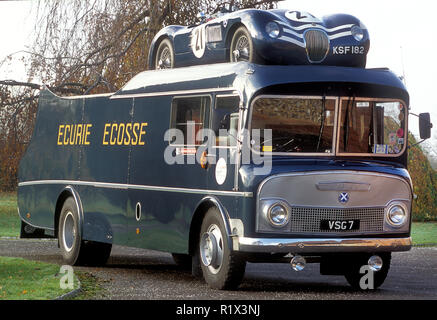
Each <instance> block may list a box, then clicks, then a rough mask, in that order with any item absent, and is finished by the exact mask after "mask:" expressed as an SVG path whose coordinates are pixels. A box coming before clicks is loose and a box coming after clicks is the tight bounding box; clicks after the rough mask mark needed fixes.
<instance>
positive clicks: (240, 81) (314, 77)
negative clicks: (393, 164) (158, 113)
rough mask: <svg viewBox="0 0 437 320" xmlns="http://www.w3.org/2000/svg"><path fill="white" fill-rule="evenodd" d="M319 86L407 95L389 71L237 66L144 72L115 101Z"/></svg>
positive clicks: (379, 69) (220, 65) (323, 67)
mask: <svg viewBox="0 0 437 320" xmlns="http://www.w3.org/2000/svg"><path fill="white" fill-rule="evenodd" d="M317 82H320V83H321V82H323V83H334V82H339V83H342V82H343V83H361V84H372V85H379V86H389V87H394V88H397V89H400V90H403V91H406V89H405V86H404V84H403V83H402V81H401V80H400V79H399V78H398V77H397V76H396V75H395V74H394V73H393V72H391V71H390V70H388V69H386V68H378V69H361V68H349V67H335V66H294V65H293V66H282V65H257V64H252V63H247V62H237V63H219V64H211V65H201V66H192V67H183V68H175V69H163V70H151V71H144V72H141V73H139V74H137V75H136V76H135V77H133V78H132V79H131V80H130V81H129V82H128V83H127V84H126V85H125V86H124V87H123V88H122V89H121V90H119V91H118V92H116V93H114V95H113V96H112V97H113V98H117V97H120V98H122V97H135V96H144V95H149V94H150V95H153V94H159V93H168V92H173V91H178V92H180V91H190V90H192V91H199V90H210V89H214V90H216V91H224V90H239V91H243V90H246V91H248V90H249V91H252V92H256V91H257V90H259V89H262V88H265V87H269V86H275V85H281V84H290V83H317Z"/></svg>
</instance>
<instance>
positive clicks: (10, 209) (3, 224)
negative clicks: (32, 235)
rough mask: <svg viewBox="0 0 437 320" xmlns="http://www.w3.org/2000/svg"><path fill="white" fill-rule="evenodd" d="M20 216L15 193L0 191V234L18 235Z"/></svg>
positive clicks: (6, 235)
mask: <svg viewBox="0 0 437 320" xmlns="http://www.w3.org/2000/svg"><path fill="white" fill-rule="evenodd" d="M20 226H21V223H20V218H19V217H18V212H17V194H16V193H0V236H2V237H18V236H19V235H20Z"/></svg>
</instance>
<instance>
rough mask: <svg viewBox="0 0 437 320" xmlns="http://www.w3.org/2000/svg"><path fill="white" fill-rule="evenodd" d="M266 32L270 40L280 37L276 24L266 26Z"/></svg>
mask: <svg viewBox="0 0 437 320" xmlns="http://www.w3.org/2000/svg"><path fill="white" fill-rule="evenodd" d="M266 32H267V34H268V35H269V37H270V38H277V37H279V32H280V29H279V26H278V24H277V23H276V22H269V23H267V24H266Z"/></svg>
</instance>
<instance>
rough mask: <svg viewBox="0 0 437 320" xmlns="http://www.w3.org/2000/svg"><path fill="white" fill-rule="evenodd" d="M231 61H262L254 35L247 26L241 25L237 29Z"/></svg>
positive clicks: (233, 40) (233, 38) (231, 47)
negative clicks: (255, 44) (255, 45)
mask: <svg viewBox="0 0 437 320" xmlns="http://www.w3.org/2000/svg"><path fill="white" fill-rule="evenodd" d="M229 61H231V62H238V61H247V62H253V63H260V62H261V59H260V58H259V57H258V55H257V53H256V51H255V47H254V45H253V40H252V37H251V35H250V33H249V31H248V30H247V29H246V27H243V26H242V27H239V28H238V29H237V30H236V31H235V33H234V35H233V37H232V41H231V46H230V57H229Z"/></svg>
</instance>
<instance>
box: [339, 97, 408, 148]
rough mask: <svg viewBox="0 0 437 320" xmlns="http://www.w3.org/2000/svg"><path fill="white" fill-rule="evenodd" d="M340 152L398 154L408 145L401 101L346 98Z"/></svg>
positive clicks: (341, 119) (341, 117)
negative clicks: (406, 143)
mask: <svg viewBox="0 0 437 320" xmlns="http://www.w3.org/2000/svg"><path fill="white" fill-rule="evenodd" d="M340 109H341V110H340V121H339V126H340V131H339V143H338V152H339V153H372V154H392V155H393V154H399V153H401V152H402V150H403V149H404V145H405V135H406V130H405V106H404V105H403V104H402V103H401V102H399V101H389V100H381V101H378V100H374V99H362V98H360V99H355V98H353V97H351V98H345V99H342V100H341V108H340Z"/></svg>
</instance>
